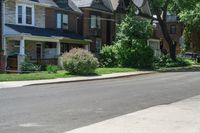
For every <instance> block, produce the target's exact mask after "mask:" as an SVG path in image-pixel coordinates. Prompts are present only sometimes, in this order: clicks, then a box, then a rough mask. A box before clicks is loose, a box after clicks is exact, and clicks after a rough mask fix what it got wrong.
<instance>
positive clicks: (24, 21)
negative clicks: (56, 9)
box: [16, 4, 35, 26]
mask: <svg viewBox="0 0 200 133" xmlns="http://www.w3.org/2000/svg"><path fill="white" fill-rule="evenodd" d="M18 6H22V23H18ZM26 7H30V8H31V9H32V24H27V23H26ZM16 24H18V25H25V26H35V7H34V5H26V4H16Z"/></svg>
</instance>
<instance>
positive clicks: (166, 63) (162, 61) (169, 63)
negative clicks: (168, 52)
mask: <svg viewBox="0 0 200 133" xmlns="http://www.w3.org/2000/svg"><path fill="white" fill-rule="evenodd" d="M192 64H193V61H191V60H189V59H185V58H180V57H177V58H176V60H172V59H171V58H170V57H169V56H162V57H160V58H157V59H155V61H154V67H155V68H160V67H184V66H190V65H192Z"/></svg>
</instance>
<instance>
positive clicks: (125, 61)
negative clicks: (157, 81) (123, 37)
mask: <svg viewBox="0 0 200 133" xmlns="http://www.w3.org/2000/svg"><path fill="white" fill-rule="evenodd" d="M133 43H135V44H132V46H131V47H127V46H126V45H124V44H123V43H122V44H117V45H118V55H119V62H120V65H121V66H122V67H134V68H151V67H152V66H153V61H154V52H153V50H152V49H151V48H150V47H148V46H146V45H145V44H142V43H140V42H139V43H137V42H133Z"/></svg>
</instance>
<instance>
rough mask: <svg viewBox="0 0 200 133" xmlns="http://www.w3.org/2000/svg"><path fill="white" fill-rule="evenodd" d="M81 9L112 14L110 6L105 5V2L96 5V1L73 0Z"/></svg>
mask: <svg viewBox="0 0 200 133" xmlns="http://www.w3.org/2000/svg"><path fill="white" fill-rule="evenodd" d="M72 1H73V2H74V3H75V4H76V5H77V6H78V7H79V8H86V7H89V8H93V9H96V10H101V11H106V12H112V10H111V9H110V8H108V6H106V5H105V3H104V1H102V2H100V3H95V1H94V0H72Z"/></svg>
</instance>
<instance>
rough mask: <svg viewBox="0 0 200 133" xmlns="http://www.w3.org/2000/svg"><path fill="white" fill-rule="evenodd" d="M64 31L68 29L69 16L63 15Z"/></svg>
mask: <svg viewBox="0 0 200 133" xmlns="http://www.w3.org/2000/svg"><path fill="white" fill-rule="evenodd" d="M62 26H63V29H68V15H66V14H63V22H62Z"/></svg>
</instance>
